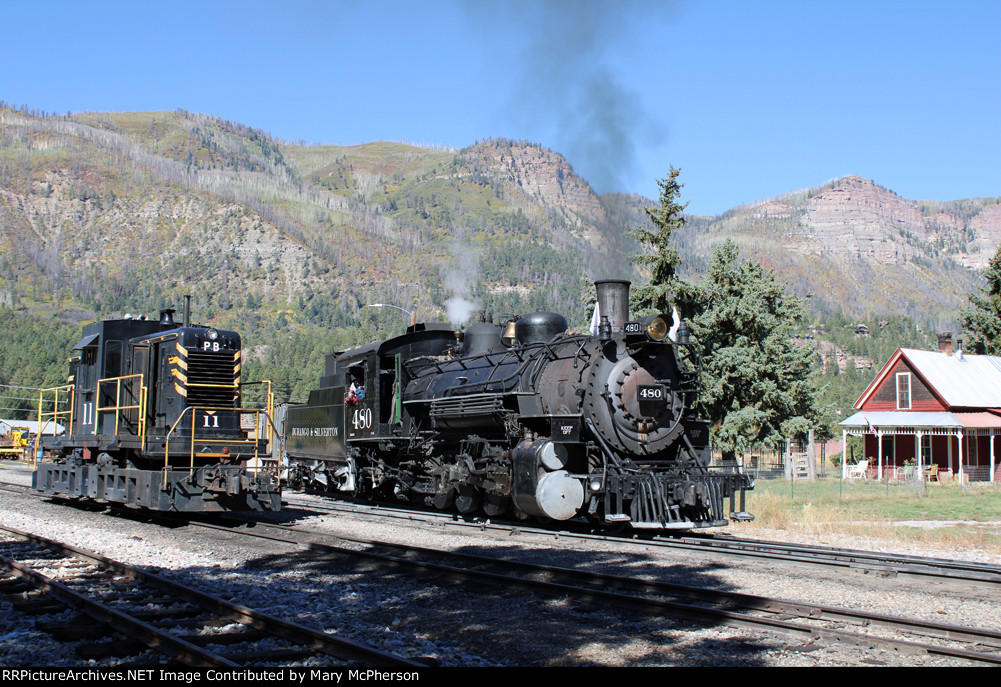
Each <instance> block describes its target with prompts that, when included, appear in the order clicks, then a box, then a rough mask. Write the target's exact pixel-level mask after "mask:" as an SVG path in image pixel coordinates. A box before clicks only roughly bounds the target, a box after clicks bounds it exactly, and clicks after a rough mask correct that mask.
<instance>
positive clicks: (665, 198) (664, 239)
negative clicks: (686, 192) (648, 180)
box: [630, 166, 688, 315]
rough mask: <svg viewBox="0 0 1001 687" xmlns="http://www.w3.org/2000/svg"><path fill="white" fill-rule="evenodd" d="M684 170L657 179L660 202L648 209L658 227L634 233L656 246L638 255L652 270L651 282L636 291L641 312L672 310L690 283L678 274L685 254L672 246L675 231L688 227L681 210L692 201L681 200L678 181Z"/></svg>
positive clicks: (634, 306)
mask: <svg viewBox="0 0 1001 687" xmlns="http://www.w3.org/2000/svg"><path fill="white" fill-rule="evenodd" d="M680 173H681V170H680V169H675V168H674V167H673V166H672V167H671V170H670V172H669V173H668V176H667V178H666V179H660V180H658V181H657V185H658V186H660V205H659V206H658V207H653V208H646V214H647V216H648V217H650V220H651V221H652V222H653V225H654V227H655V228H654V229H650V228H646V227H644V228H640V229H637V230H636V231H635V232H633V234H632V237H633V238H635V239H636V240H637V241H639V242H640V243H641V244H643V245H645V246H646V247H648V248H651V249H653V252H652V253H643V254H641V255H637V256H636V263H637V264H638V265H640V266H642V267H646V268H648V269H649V271H650V283H649V284H647V285H646V286H638V287H636V288H634V289H633V291H632V298H631V300H632V305H631V307H630V310H631V311H632V312H634V313H636V314H639V315H645V314H651V313H659V312H670V311H671V305H672V303H673V301H674V298H675V295H676V294H677V292H678V291H680V290H684V289H685V287H686V286H687V285H686V284H684V282H682V281H681V280H680V279H678V275H677V269H678V265H679V264H680V263H681V255H680V254H679V253H678V251H677V249H676V248H673V247H672V246H671V245H670V241H671V234H672V232H674V231H675V230H676V229H680V228H681V227H683V226H685V218H684V217H682V216H681V213H682V211H683V210H684V209H685V208H686V207H688V203H684V204H681V203H679V202H678V199H679V197H680V195H681V189H682V187H683V186H684V184H679V183H678V175H679V174H680Z"/></svg>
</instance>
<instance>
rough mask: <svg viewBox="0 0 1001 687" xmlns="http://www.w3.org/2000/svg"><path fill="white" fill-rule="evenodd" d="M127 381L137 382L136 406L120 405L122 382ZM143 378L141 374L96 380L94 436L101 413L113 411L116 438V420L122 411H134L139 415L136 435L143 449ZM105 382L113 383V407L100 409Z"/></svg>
mask: <svg viewBox="0 0 1001 687" xmlns="http://www.w3.org/2000/svg"><path fill="white" fill-rule="evenodd" d="M127 379H138V380H139V403H138V404H137V405H130V406H123V405H122V382H123V381H125V380H127ZM145 381H146V380H145V378H144V377H143V375H142V374H134V375H125V376H122V377H106V378H105V379H99V380H97V401H96V403H95V406H96V407H95V409H94V434H97V433H98V432H97V430H98V429H99V428H100V426H101V413H102V412H109V411H115V436H116V437H117V436H118V419H119V418H120V417H121V415H122V411H123V410H136V411H138V415H139V432H138V435H139V437H140V440H141V441H142V445H143V448H145V447H146V403H145V401H146V391H147V387H146V384H145ZM107 382H115V405H114V406H105V407H104V408H102V407H101V385H102V384H105V383H107Z"/></svg>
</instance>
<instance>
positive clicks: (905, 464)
mask: <svg viewBox="0 0 1001 687" xmlns="http://www.w3.org/2000/svg"><path fill="white" fill-rule="evenodd" d="M839 424H840V425H841V427H842V430H841V431H842V434H841V448H842V456H846V454H847V448H848V437H849V436H857V437H862V438H863V440H864V441H863V446H864V448H863V456H861V459H862V460H868V461H869V463H868V468H867V473H868V475H870V476H873V477H875V478H876V479H883V478H884V477H886V478H889V479H904V478H907V477H910V476H911V475H910V474H909V473H910V472H911V471H913V473H914V474H915V475H918V476H925V475H928V474H930V473H935V472H936V471H937V473H938V474H942V475H948V476H955V477H956V478H957V479H959V480H960V482H961V483H965V482H967V481H990V482H994V481H997V480H998V479H999V477H1001V475H999V474H998V473H999V472H1001V466H999V465H998V461H997V458H996V456H997V453H998V436H999V435H1001V416H998V415H995V414H993V413H989V412H969V413H963V412H913V411H910V412H903V411H860V412H858V413H855V414H854V415H852V416H851V417H849V418H848V419H847V420H844V421H842V422H841V423H839ZM933 466H934V467H933ZM848 472H849V466H848V461H847V460H842V461H841V478H842V479H847V478H848Z"/></svg>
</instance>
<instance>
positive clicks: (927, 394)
mask: <svg viewBox="0 0 1001 687" xmlns="http://www.w3.org/2000/svg"><path fill="white" fill-rule="evenodd" d="M874 381H875V382H876V387H875V389H872V390H867V394H868V396H866V395H863V398H862V399H860V400H861V401H862V405H861V406H859V405H856V407H857V408H859V409H860V410H864V411H866V410H867V411H886V410H910V411H920V412H940V411H944V410H947V408H946V406H945V404H944V403H942V401H941V400H939V398H938V396H937V395H936V394H935V391H934V390H933V388H932V387H931V386H930V385H929V384H928V383H927V382H926V381H925V379H924V378H923V377H922V376H921V375H920V374H919V373H918V372H917V370H915V369H914V367H913V366H912V365H911V363H910V361H908V360H907V358H905V357H903V356H894V357H893V358H891V359H890V362H889V363H888V368H884V369H883V370H881V371H880V373H879V375H878V376H877V377H876V380H874Z"/></svg>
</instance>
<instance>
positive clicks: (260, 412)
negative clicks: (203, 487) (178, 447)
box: [163, 406, 277, 489]
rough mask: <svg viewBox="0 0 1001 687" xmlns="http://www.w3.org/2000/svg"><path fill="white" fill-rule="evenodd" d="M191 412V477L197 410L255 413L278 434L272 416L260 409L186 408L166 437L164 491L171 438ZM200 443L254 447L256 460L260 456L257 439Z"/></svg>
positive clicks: (227, 439) (189, 467)
mask: <svg viewBox="0 0 1001 687" xmlns="http://www.w3.org/2000/svg"><path fill="white" fill-rule="evenodd" d="M189 410H190V411H191V437H190V444H191V446H190V451H189V453H190V463H189V466H188V470H189V474H191V475H194V473H195V455H196V454H195V432H196V431H197V428H196V427H195V411H197V410H203V411H211V412H219V411H226V412H235V413H238V414H241V415H242V414H243V413H254V414H255V415H264V417H265V418H266V419H267V421H268V425H269V427H270V429H271V431H273V432H274V433H275V434H277V430H276V429H275V425H274V422H273V421H272V420H271V416H270V415H269V414H268V413H267V411H264V410H261V409H260V408H233V407H225V406H188V407H187V408H185V409H184V410H182V411H181V414H180V415H178V416H177V419H176V420H175V421H174V424H173V425H171V427H170V429H169V430H168V431H167V436H166V439H165V441H164V452H163V486H164V489H166V488H167V473H168V471H169V470H170V437H171V435H172V434H173V433H174V430H176V429H177V427H178V426H179V425H180V424H181V420H182V419H184V414H185V413H187V412H188V411H189ZM198 441H200V442H201V443H203V444H238V445H248V446H249V445H253V447H254V458H255V459H256V458H257V457H258V455H257V446H258V441H257V439H233V438H226V439H208V438H205V439H199V440H198ZM201 455H214V454H201ZM220 457H221V454H220Z"/></svg>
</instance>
